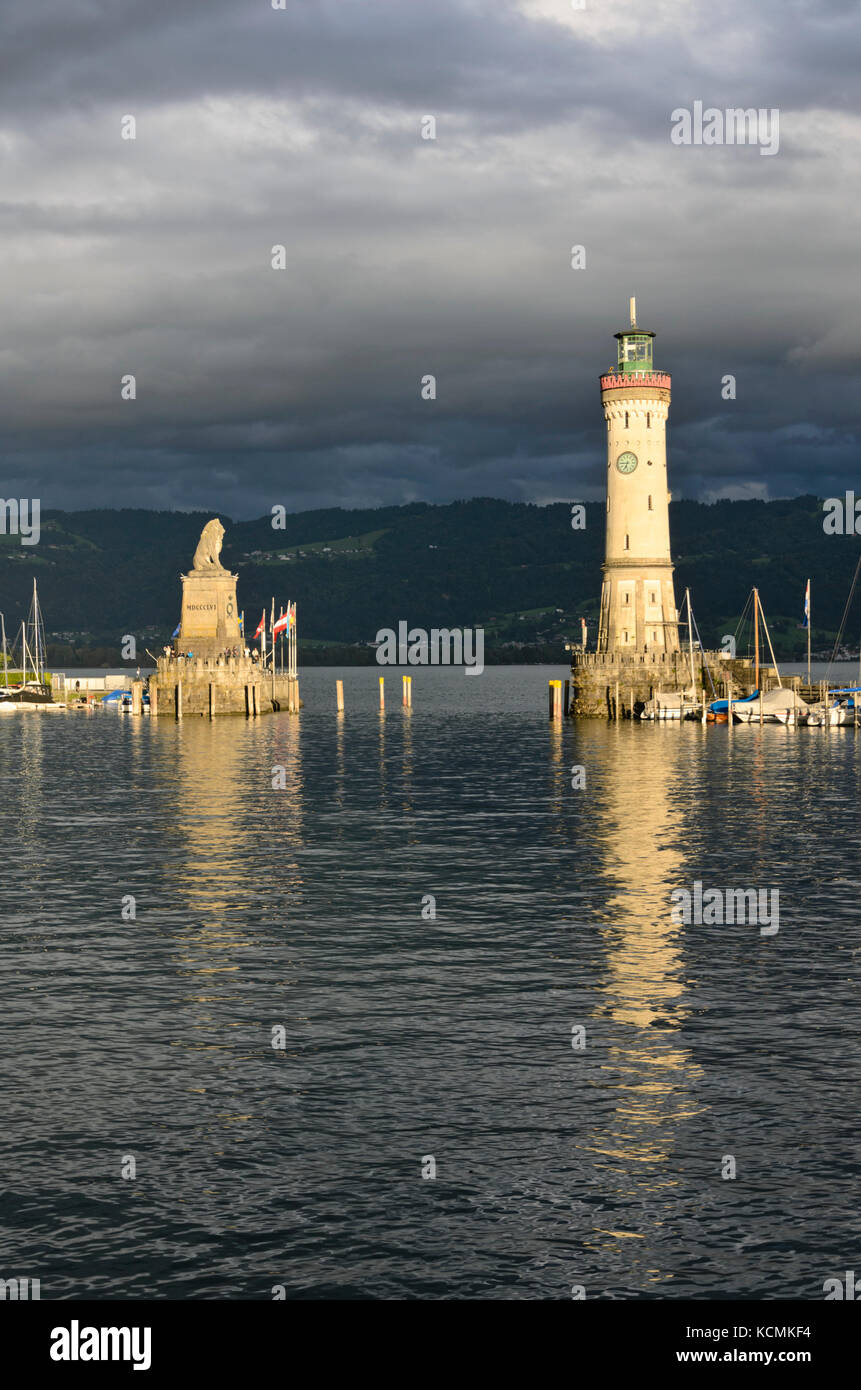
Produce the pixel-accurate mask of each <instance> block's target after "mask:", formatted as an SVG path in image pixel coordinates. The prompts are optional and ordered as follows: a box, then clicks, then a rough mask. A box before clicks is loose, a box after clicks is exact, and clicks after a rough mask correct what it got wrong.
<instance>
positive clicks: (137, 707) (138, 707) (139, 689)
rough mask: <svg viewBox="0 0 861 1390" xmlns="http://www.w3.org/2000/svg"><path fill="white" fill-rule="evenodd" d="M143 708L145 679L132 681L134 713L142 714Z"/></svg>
mask: <svg viewBox="0 0 861 1390" xmlns="http://www.w3.org/2000/svg"><path fill="white" fill-rule="evenodd" d="M142 709H143V681H132V714H140V713H141V711H142Z"/></svg>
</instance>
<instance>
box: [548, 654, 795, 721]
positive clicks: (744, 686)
mask: <svg viewBox="0 0 861 1390" xmlns="http://www.w3.org/2000/svg"><path fill="white" fill-rule="evenodd" d="M705 665H707V666H708V669H709V672H710V673H711V678H712V681H713V682H714V684H715V687H716V689H717V697H716V696H715V695H714V694H713V693H712V687H711V685H710V683H709V679H708V675H707V674H706V671H705ZM760 675H761V678H762V679H763V680H765V679H771V678H772V677H776V676H777V672H776V671H775V669H774V667H772V666H760ZM694 677H695V682H696V690H697V695H698V697H701V695H702V691H703V689H705V693H706V699H707V701H709V702H710V701H712V700H713V699H715V698H718V699H722V698H723V697H724V696H725V694H726V682H727V681H728V680H729V681H731V682H732V692H733V698H738V697H740V696H744V695H750V694H751V693H752V692H753V690H754V689H755V686H754V680H753V678H754V668H753V662H752V661H748V660H746V659H739V658H735V659H733V660H730V659H729V658H728V657H727V656H726V655H725V654H724V653H723V652H696V653H695V655H694ZM690 687H691V660H690V655H689V653H687V652H685V651H676V652H660V653H656V652H640V653H636V654H630V655H629V654H628V653H624V654H622V653H620V652H576V653H575V654H574V656H573V658H572V662H571V703H570V706H569V713H570V714H571V715H572V716H573V717H574V718H603V719H614V718H616V717H619V718H629V717H630V714H631V703H632V699H633V705H634V712H635V715H636V714H638V713H639V709H638V706H640V707H642V706H643V705H645V704H646V702H647V701H648V700H651V699H652V698H653V697H654V696H655V695H657V694H659V693H661V692H669V691H675V690H689V689H690ZM617 696H618V702H619V708H618V711H617V710H616V699H617Z"/></svg>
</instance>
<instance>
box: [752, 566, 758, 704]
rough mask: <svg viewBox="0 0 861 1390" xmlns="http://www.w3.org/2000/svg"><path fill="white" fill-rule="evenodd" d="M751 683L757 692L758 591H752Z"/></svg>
mask: <svg viewBox="0 0 861 1390" xmlns="http://www.w3.org/2000/svg"><path fill="white" fill-rule="evenodd" d="M753 660H754V668H753V683H754V687H755V689H757V690H759V589H754V591H753Z"/></svg>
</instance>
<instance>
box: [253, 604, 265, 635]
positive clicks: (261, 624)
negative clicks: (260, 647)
mask: <svg viewBox="0 0 861 1390" xmlns="http://www.w3.org/2000/svg"><path fill="white" fill-rule="evenodd" d="M261 635H262V636H264V637H265V636H266V609H265V608H264V609H263V617H262V618H261V619H260V622H259V623H258V624H257V631H256V632H255V634H254V640H256V639H257V638H258V637H260V636H261Z"/></svg>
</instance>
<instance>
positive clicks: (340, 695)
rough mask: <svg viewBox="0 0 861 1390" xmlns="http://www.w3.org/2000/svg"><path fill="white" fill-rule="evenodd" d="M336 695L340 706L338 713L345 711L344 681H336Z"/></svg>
mask: <svg viewBox="0 0 861 1390" xmlns="http://www.w3.org/2000/svg"><path fill="white" fill-rule="evenodd" d="M335 697H336V702H337V706H338V713H339V714H343V713H344V682H343V681H335Z"/></svg>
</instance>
